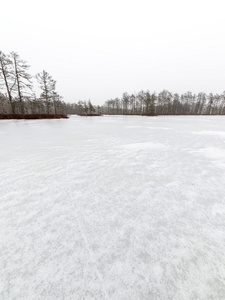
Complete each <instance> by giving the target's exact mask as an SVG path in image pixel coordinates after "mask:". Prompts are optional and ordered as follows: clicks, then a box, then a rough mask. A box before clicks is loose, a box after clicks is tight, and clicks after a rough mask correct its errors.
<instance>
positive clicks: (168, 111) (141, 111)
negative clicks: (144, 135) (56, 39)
mask: <svg viewBox="0 0 225 300" xmlns="http://www.w3.org/2000/svg"><path fill="white" fill-rule="evenodd" d="M33 79H35V80H37V82H38V84H39V87H40V89H41V94H40V95H39V96H37V95H36V94H35V93H34V91H33V86H32V80H33ZM0 114H22V115H24V114H84V115H85V114H93V115H94V114H109V115H225V92H224V93H223V94H220V95H219V94H212V93H210V94H208V95H207V94H205V93H203V92H202V93H198V94H197V95H195V94H192V93H191V92H187V93H185V94H182V95H179V94H177V93H175V94H173V93H170V92H169V91H167V90H163V91H162V92H160V93H151V92H150V91H149V90H147V91H140V92H138V93H135V94H131V95H130V94H128V93H126V92H125V93H123V95H122V97H121V98H115V99H110V100H107V101H106V102H105V103H104V105H102V106H99V105H98V106H96V105H93V104H92V103H91V101H90V100H88V101H78V102H76V103H66V102H64V101H63V97H62V96H60V95H59V94H58V93H57V91H56V81H55V80H54V79H53V78H52V76H51V75H50V74H49V73H48V72H46V71H42V72H40V73H38V74H36V75H35V76H34V78H33V77H32V76H31V75H30V74H29V65H28V64H27V62H26V61H24V60H22V59H21V58H20V56H19V55H18V54H17V53H16V52H11V53H10V54H4V53H3V52H1V51H0Z"/></svg>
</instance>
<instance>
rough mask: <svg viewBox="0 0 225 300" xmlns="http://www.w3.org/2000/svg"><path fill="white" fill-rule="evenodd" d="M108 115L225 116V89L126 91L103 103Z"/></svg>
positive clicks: (105, 112) (104, 111) (104, 110)
mask: <svg viewBox="0 0 225 300" xmlns="http://www.w3.org/2000/svg"><path fill="white" fill-rule="evenodd" d="M103 113H104V114H109V115H115V114H117V115H224V114H225V92H224V93H223V94H221V95H219V94H212V93H210V94H209V95H207V94H205V93H198V94H197V95H195V94H192V93H191V92H187V93H185V94H182V95H179V94H177V93H175V94H173V93H170V92H169V91H167V90H163V91H162V92H160V93H158V94H157V93H150V91H140V92H138V93H137V94H131V95H129V94H128V93H124V94H123V95H122V98H115V99H110V100H107V101H106V102H105V104H104V105H103Z"/></svg>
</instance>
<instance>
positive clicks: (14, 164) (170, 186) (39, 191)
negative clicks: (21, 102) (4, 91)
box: [0, 116, 225, 300]
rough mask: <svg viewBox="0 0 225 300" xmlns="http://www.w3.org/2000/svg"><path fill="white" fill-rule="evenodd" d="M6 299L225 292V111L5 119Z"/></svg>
mask: <svg viewBox="0 0 225 300" xmlns="http://www.w3.org/2000/svg"><path fill="white" fill-rule="evenodd" d="M0 141H1V147H0V195H1V199H0V239H1V243H0V299H4V300H5V299H7V300H9V299H15V300H18V299H29V300H31V299H48V300H49V299H52V300H55V299H75V300H76V299H84V300H86V299H98V300H99V299H113V300H128V299H132V300H139V299H140V300H143V299H150V300H151V299H160V300H161V299H173V300H174V299H177V300H183V299H184V300H189V299H193V300H196V299H204V300H205V299H225V117H223V116H198V117H197V116H196V117H195V116H185V117H181V116H174V117H172V116H161V117H153V118H151V117H138V116H132V117H131V116H104V117H94V118H90V117H87V118H85V117H83V118H82V117H78V116H72V117H71V118H70V119H69V120H18V121H13V120H1V121H0Z"/></svg>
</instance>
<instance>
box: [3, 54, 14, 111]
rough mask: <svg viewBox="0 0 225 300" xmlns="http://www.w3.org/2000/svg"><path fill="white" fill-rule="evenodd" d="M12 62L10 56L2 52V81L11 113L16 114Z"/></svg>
mask: <svg viewBox="0 0 225 300" xmlns="http://www.w3.org/2000/svg"><path fill="white" fill-rule="evenodd" d="M12 66H13V63H12V60H10V58H9V57H8V55H5V54H4V53H3V52H2V51H0V80H2V81H3V84H4V86H5V89H6V92H7V95H8V99H9V103H10V107H11V111H12V113H13V114H14V113H15V108H14V104H13V96H12V92H13V88H14V87H15V80H14V78H13V75H12Z"/></svg>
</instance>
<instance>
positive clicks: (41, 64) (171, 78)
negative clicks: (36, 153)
mask: <svg viewBox="0 0 225 300" xmlns="http://www.w3.org/2000/svg"><path fill="white" fill-rule="evenodd" d="M224 11H225V1H224V0H213V1H211V0H210V1H209V0H204V1H203V0H195V1H194V0H188V1H186V0H185V1H184V0H154V1H152V0H148V1H147V0H146V1H145V0H134V1H132V0H129V1H127V0H120V1H119V0H110V1H109V0H79V1H78V0H73V1H69V0H64V1H56V0H54V1H53V0H39V1H31V0H19V1H18V0H16V1H14V0H13V1H12V0H11V1H10V0H8V1H4V2H3V3H1V17H0V33H1V35H0V42H1V43H0V50H2V51H3V52H4V53H9V52H11V51H16V52H18V54H19V55H20V56H21V58H23V59H25V60H26V61H28V63H29V64H30V65H31V68H30V73H31V74H32V75H35V74H36V73H37V72H40V71H42V70H43V69H44V70H46V71H47V72H49V73H50V74H51V75H52V77H53V78H54V79H55V80H56V81H57V86H56V87H57V91H58V93H59V94H61V95H62V96H63V97H64V100H65V101H66V102H77V101H78V100H88V99H90V100H91V101H92V102H93V103H94V104H103V103H104V102H105V101H106V100H107V99H110V98H115V97H121V96H122V93H123V92H125V91H127V92H128V93H134V92H138V91H140V90H142V89H143V90H147V89H149V90H150V91H151V92H154V91H156V92H159V91H161V90H163V89H167V90H169V91H171V92H178V93H184V92H187V91H192V92H193V93H197V92H202V91H204V92H206V93H209V92H213V93H222V92H223V91H224V90H225V17H224Z"/></svg>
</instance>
